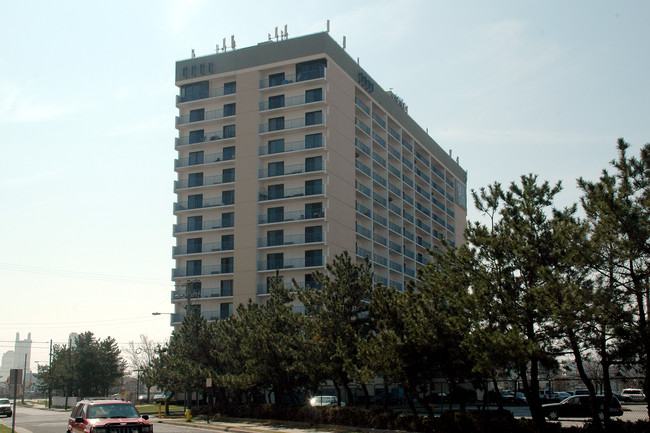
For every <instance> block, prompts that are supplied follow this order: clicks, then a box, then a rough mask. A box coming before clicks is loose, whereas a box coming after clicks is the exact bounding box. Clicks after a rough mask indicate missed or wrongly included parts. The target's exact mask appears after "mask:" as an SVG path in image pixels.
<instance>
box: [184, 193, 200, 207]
mask: <svg viewBox="0 0 650 433" xmlns="http://www.w3.org/2000/svg"><path fill="white" fill-rule="evenodd" d="M201 207H203V194H192V195H189V196H187V208H188V209H198V208H201Z"/></svg>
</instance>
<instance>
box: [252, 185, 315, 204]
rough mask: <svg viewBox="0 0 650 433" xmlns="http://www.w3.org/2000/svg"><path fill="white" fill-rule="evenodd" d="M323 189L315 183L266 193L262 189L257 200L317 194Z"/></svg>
mask: <svg viewBox="0 0 650 433" xmlns="http://www.w3.org/2000/svg"><path fill="white" fill-rule="evenodd" d="M324 189H325V188H324V187H323V185H315V186H312V187H307V188H305V187H302V186H301V187H298V188H287V189H284V190H281V191H275V192H274V193H272V194H267V193H266V192H265V191H262V192H260V193H259V201H269V200H278V199H286V198H293V197H305V196H311V195H319V194H323V193H324Z"/></svg>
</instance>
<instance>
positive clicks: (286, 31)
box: [284, 24, 289, 39]
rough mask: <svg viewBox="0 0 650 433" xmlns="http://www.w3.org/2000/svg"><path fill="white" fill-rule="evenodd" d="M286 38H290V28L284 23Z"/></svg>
mask: <svg viewBox="0 0 650 433" xmlns="http://www.w3.org/2000/svg"><path fill="white" fill-rule="evenodd" d="M284 38H285V39H289V30H288V29H287V25H286V24H285V25H284Z"/></svg>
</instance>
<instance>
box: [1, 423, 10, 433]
mask: <svg viewBox="0 0 650 433" xmlns="http://www.w3.org/2000/svg"><path fill="white" fill-rule="evenodd" d="M0 433H11V427H7V426H6V425H2V424H0Z"/></svg>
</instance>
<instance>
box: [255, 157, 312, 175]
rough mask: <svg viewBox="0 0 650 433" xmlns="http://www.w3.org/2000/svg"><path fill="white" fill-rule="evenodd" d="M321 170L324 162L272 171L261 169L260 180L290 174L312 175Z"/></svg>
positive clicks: (295, 165) (294, 165)
mask: <svg viewBox="0 0 650 433" xmlns="http://www.w3.org/2000/svg"><path fill="white" fill-rule="evenodd" d="M321 170H323V162H322V161H319V162H317V163H314V164H292V165H287V166H284V167H282V168H275V169H270V170H269V169H268V168H261V169H260V170H259V178H260V179H264V178H267V177H277V176H288V175H290V174H300V173H311V172H314V171H321Z"/></svg>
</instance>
